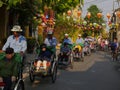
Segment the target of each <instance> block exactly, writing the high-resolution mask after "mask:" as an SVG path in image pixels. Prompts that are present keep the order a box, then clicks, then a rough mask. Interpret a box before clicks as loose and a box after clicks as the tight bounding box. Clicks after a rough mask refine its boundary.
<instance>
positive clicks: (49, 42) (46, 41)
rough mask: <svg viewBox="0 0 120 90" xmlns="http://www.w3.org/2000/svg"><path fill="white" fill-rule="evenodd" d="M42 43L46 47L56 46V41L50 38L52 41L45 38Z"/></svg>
mask: <svg viewBox="0 0 120 90" xmlns="http://www.w3.org/2000/svg"><path fill="white" fill-rule="evenodd" d="M44 43H45V44H46V45H47V46H53V47H55V46H56V45H57V40H56V38H55V37H52V39H49V38H46V39H45V41H44Z"/></svg>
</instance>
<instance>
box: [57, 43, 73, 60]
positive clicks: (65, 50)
mask: <svg viewBox="0 0 120 90" xmlns="http://www.w3.org/2000/svg"><path fill="white" fill-rule="evenodd" d="M70 53H71V48H70V47H69V44H68V43H66V42H65V43H64V44H63V45H62V46H61V48H60V55H59V58H60V61H61V62H62V61H63V59H65V60H64V61H66V62H67V61H68V59H69V55H70Z"/></svg>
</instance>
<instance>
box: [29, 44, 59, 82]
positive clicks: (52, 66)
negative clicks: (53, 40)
mask: <svg viewBox="0 0 120 90" xmlns="http://www.w3.org/2000/svg"><path fill="white" fill-rule="evenodd" d="M37 52H38V56H37V58H36V59H34V60H33V61H32V62H30V67H29V78H30V81H31V82H34V80H35V77H36V76H40V77H47V76H50V77H51V79H52V83H55V81H56V76H57V61H56V60H55V52H56V51H55V48H53V47H47V46H46V45H45V44H42V45H40V47H39V48H37Z"/></svg>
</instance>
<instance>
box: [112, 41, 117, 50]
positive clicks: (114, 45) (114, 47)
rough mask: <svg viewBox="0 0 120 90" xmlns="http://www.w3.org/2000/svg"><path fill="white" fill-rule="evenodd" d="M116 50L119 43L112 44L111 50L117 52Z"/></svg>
mask: <svg viewBox="0 0 120 90" xmlns="http://www.w3.org/2000/svg"><path fill="white" fill-rule="evenodd" d="M116 48H117V43H114V42H113V43H111V50H112V51H115V50H116Z"/></svg>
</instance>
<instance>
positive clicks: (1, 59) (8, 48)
mask: <svg viewBox="0 0 120 90" xmlns="http://www.w3.org/2000/svg"><path fill="white" fill-rule="evenodd" d="M11 31H12V32H13V34H12V35H10V36H9V37H8V39H7V41H6V43H5V45H4V46H3V48H2V52H1V54H0V82H4V83H5V87H4V90H11V89H10V87H11V84H12V82H13V81H15V80H16V77H17V65H18V62H17V60H15V54H16V53H19V54H20V56H21V57H23V63H24V59H25V58H24V57H25V53H26V50H27V40H26V38H25V37H24V36H23V35H21V32H22V29H21V27H20V26H19V25H15V26H13V28H12V29H11ZM56 45H57V39H56V38H55V37H53V32H52V31H48V33H47V37H46V38H45V41H44V43H43V44H42V45H41V46H40V50H41V51H40V53H39V55H38V58H45V59H47V60H48V61H50V59H51V56H52V55H54V56H55V57H56ZM73 45H74V43H73V42H72V39H71V38H70V37H69V34H67V33H66V34H65V35H64V39H63V41H62V46H61V48H60V52H61V55H62V54H63V53H67V56H69V55H70V52H71V51H72V49H73V47H74V46H73ZM75 45H80V46H81V47H82V48H84V47H85V46H87V47H89V48H90V45H93V46H94V47H98V48H99V49H101V50H108V49H109V47H110V48H111V50H112V52H113V53H116V52H117V51H118V49H119V44H118V41H117V38H115V39H114V42H110V41H108V39H102V38H101V37H100V38H98V39H97V40H96V39H95V38H89V37H86V38H84V39H83V38H82V35H81V34H78V38H77V39H76V41H75ZM81 47H80V48H81ZM28 48H29V47H28ZM80 48H79V49H80ZM82 53H84V49H83V52H82ZM39 60H41V59H39ZM38 63H41V61H39V62H38ZM44 63H45V65H46V63H47V62H45V61H44ZM37 66H39V64H38V65H37Z"/></svg>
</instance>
